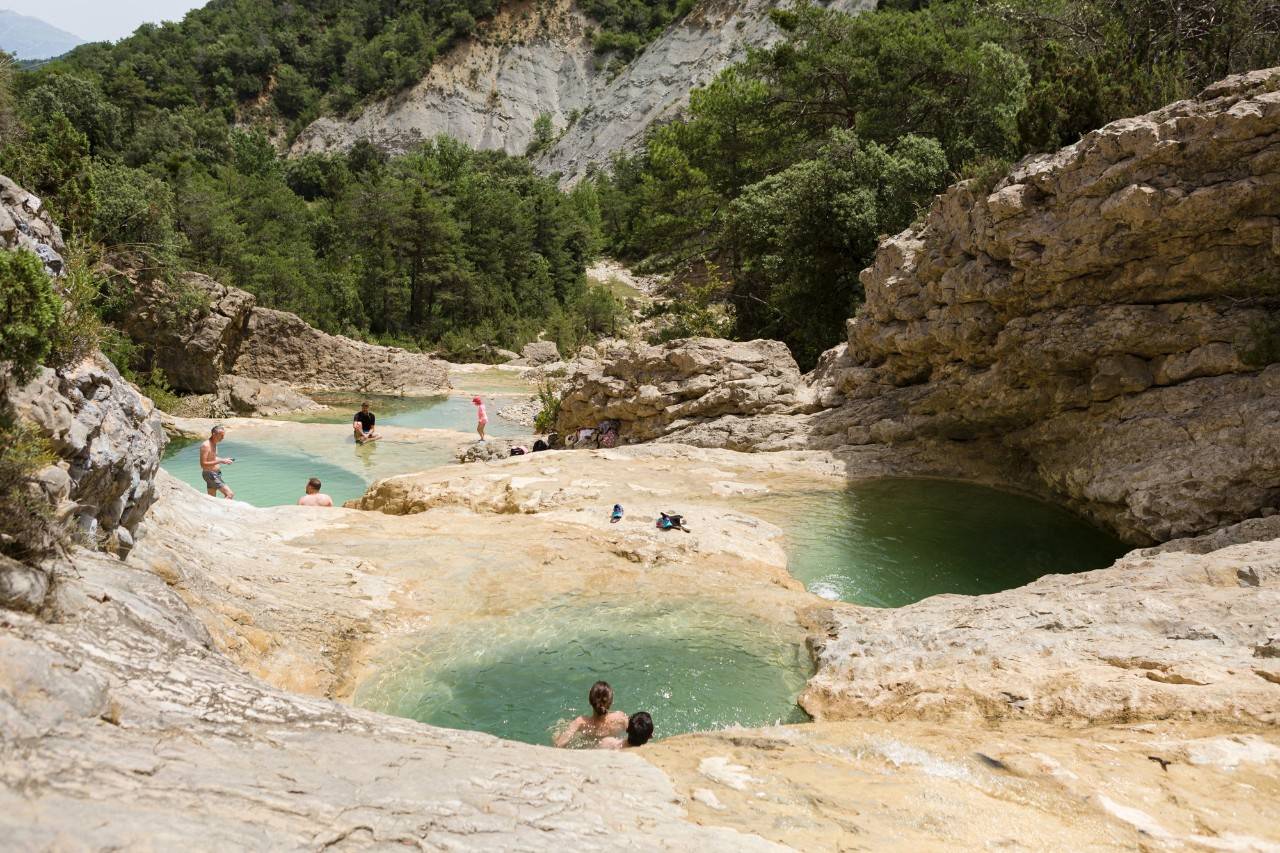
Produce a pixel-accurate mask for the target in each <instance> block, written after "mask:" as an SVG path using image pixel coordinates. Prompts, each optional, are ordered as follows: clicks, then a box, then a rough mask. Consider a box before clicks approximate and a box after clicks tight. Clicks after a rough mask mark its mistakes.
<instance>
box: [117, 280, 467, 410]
mask: <svg viewBox="0 0 1280 853" xmlns="http://www.w3.org/2000/svg"><path fill="white" fill-rule="evenodd" d="M183 284H184V286H186V287H189V288H193V289H195V290H196V291H197V292H198V293H200V294H202V296H203V297H204V299H205V300H206V301H207V303H208V310H207V311H198V312H194V313H192V314H189V315H187V316H182V317H177V316H174V309H173V305H172V301H173V297H172V294H170V293H168V292H167V291H166V290H165V289H164V287H163V286H162V285H158V284H155V283H140V284H139V285H138V289H137V292H136V293H137V297H136V304H135V306H134V310H133V311H132V312H131V316H130V318H129V319H128V320H127V321H126V325H125V331H126V332H128V334H129V335H130V337H132V338H133V339H134V340H135V341H137V342H138V343H140V344H142V345H144V346H145V347H146V348H147V349H148V350H149V351H150V352H151V353H153V354H154V363H155V365H156V366H157V367H160V368H161V369H163V370H164V372H165V376H166V377H168V379H169V381H170V382H172V383H173V386H174V387H175V388H177V389H179V390H181V391H189V392H192V393H196V394H212V393H215V392H216V391H218V390H219V389H218V381H219V378H220V377H222V376H224V375H226V374H234V375H235V376H237V377H241V378H244V379H250V380H255V381H257V382H260V383H267V384H277V385H288V386H292V387H294V388H296V389H303V390H311V391H361V392H367V393H371V394H430V393H433V392H436V391H439V390H440V389H441V388H448V387H449V371H448V367H447V366H446V365H445V364H444V363H443V362H440V361H437V360H436V359H434V358H432V357H431V356H428V355H423V354H421V353H412V352H408V351H407V350H403V349H399V348H397V347H383V346H377V345H375V344H367V343H364V342H362V341H355V340H352V339H351V338H346V337H342V336H340V335H330V334H328V333H326V332H322V331H320V330H318V329H314V328H312V327H311V326H309V325H308V324H307V323H306V322H304V321H303V320H302V319H301V318H300V317H298V316H297V315H296V314H290V313H288V312H285V311H275V310H272V309H269V308H262V307H259V306H258V305H257V300H256V299H255V298H254V296H253V295H252V294H250V293H246V292H245V291H243V290H240V289H238V288H234V287H227V286H226V285H223V284H220V283H219V282H216V281H214V280H213V279H211V278H209V277H208V276H205V275H199V274H194V273H189V274H187V275H186V276H184V278H183Z"/></svg>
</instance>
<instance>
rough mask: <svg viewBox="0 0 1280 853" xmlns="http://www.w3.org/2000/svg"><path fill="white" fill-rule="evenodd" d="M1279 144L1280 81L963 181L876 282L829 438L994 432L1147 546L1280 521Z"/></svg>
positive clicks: (900, 241) (1274, 78) (1230, 82)
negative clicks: (1254, 519)
mask: <svg viewBox="0 0 1280 853" xmlns="http://www.w3.org/2000/svg"><path fill="white" fill-rule="evenodd" d="M1277 146H1280V69H1271V70H1268V71H1256V72H1252V73H1249V74H1245V75H1241V76H1238V77H1233V78H1230V79H1227V80H1224V81H1222V82H1221V83H1217V84H1215V85H1213V86H1210V87H1209V88H1208V89H1206V90H1205V91H1204V92H1202V93H1201V94H1200V95H1199V96H1197V97H1196V98H1193V99H1191V100H1187V101H1180V102H1178V103H1175V104H1171V105H1169V106H1167V107H1165V108H1163V109H1161V110H1158V111H1156V112H1153V113H1149V114H1147V115H1144V116H1138V117H1136V118H1130V119H1123V120H1121V121H1117V122H1114V123H1112V124H1110V125H1107V126H1106V127H1104V128H1102V129H1101V130H1097V131H1094V132H1091V133H1089V134H1087V135H1086V136H1085V137H1084V138H1083V139H1081V140H1080V142H1078V143H1077V144H1075V145H1073V146H1070V147H1068V148H1064V149H1062V150H1061V151H1058V152H1056V153H1054V154H1047V155H1043V156H1037V157H1032V158H1029V159H1027V160H1025V161H1023V162H1022V163H1021V164H1019V165H1018V166H1017V167H1016V168H1015V169H1014V170H1013V172H1012V173H1010V174H1009V176H1008V177H1006V178H1004V179H1003V180H1001V181H1000V182H999V183H998V184H997V185H996V186H995V187H994V189H993V190H992V191H990V192H985V191H983V190H981V189H980V188H978V187H977V186H975V185H974V184H973V183H972V182H969V183H964V184H960V185H957V186H955V187H953V188H951V189H950V190H948V191H947V192H946V193H945V194H943V195H942V196H941V197H940V198H939V199H938V200H937V201H936V202H935V204H934V205H933V207H932V208H931V209H930V210H929V212H928V214H927V215H926V216H925V217H924V219H923V221H922V222H921V223H920V224H919V225H917V226H914V227H913V228H911V229H910V230H908V231H905V232H903V233H902V234H899V235H898V236H896V237H894V238H892V239H890V240H887V241H886V242H884V243H883V244H881V246H880V249H879V251H878V252H877V254H876V257H875V262H874V263H873V264H872V266H871V267H870V268H869V269H867V270H865V271H864V272H863V274H862V282H863V285H864V286H865V288H866V305H865V307H864V308H863V309H862V310H861V311H860V312H859V314H858V316H857V317H855V318H854V319H853V320H851V321H850V322H849V327H848V329H849V338H848V343H847V344H846V345H845V346H844V347H843V351H842V352H837V353H833V354H832V355H831V356H830V357H829V358H828V359H827V362H828V364H827V367H826V371H825V375H824V380H825V381H826V383H827V387H826V389H825V392H824V393H825V395H826V396H827V397H829V398H831V397H836V396H842V397H843V398H844V400H845V402H844V403H843V405H841V406H839V407H838V408H836V409H835V410H834V411H832V412H830V413H827V414H824V415H821V416H819V417H818V418H817V419H816V423H815V430H816V432H818V433H819V434H820V435H824V436H826V442H827V443H829V444H831V445H839V444H855V445H856V444H866V443H869V442H906V441H913V440H925V441H944V442H945V441H952V442H957V443H958V442H965V441H970V440H973V439H975V438H983V437H988V438H995V439H997V440H998V441H999V443H1000V445H1001V447H1002V449H1003V451H1005V452H1007V453H1008V454H1010V455H1011V456H1013V457H1016V458H1019V459H1022V460H1024V464H1025V465H1026V466H1028V467H1029V468H1030V469H1031V470H1032V472H1033V475H1034V477H1035V478H1036V479H1038V480H1039V481H1040V482H1041V483H1043V484H1045V485H1047V486H1048V487H1049V489H1051V490H1052V491H1053V492H1054V493H1056V494H1058V495H1059V496H1061V497H1063V498H1066V499H1067V500H1069V501H1070V502H1072V503H1073V504H1075V505H1076V506H1077V507H1078V508H1080V509H1082V510H1084V511H1085V512H1087V513H1089V514H1090V515H1093V516H1094V517H1095V518H1098V519H1101V520H1103V521H1105V522H1107V523H1108V524H1110V525H1112V526H1114V527H1115V528H1117V529H1118V530H1120V531H1122V532H1123V533H1125V534H1127V535H1128V536H1129V537H1130V538H1132V539H1134V540H1137V541H1141V540H1147V541H1152V540H1158V541H1163V540H1166V539H1169V538H1173V537H1177V536H1184V535H1192V534H1196V533H1200V532H1204V531H1208V530H1213V529H1215V528H1218V527H1221V526H1224V525H1227V524H1231V523H1234V522H1236V521H1239V520H1241V519H1243V518H1248V517H1250V516H1256V515H1260V514H1266V513H1268V512H1274V511H1275V508H1276V507H1277V506H1280V454H1277V453H1276V452H1275V447H1276V446H1277V441H1280V419H1278V418H1277V417H1276V414H1277V413H1278V412H1280V366H1277V365H1276V364H1275V363H1274V362H1275V361H1276V360H1277V358H1280V326H1277V320H1276V317H1277V314H1276V310H1277V307H1278V306H1280V154H1277ZM957 446H961V445H959V444H957Z"/></svg>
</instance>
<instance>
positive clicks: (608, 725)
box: [552, 681, 627, 746]
mask: <svg viewBox="0 0 1280 853" xmlns="http://www.w3.org/2000/svg"><path fill="white" fill-rule="evenodd" d="M587 701H588V702H589V703H591V710H592V715H591V716H590V717H588V716H586V715H585V714H584V715H582V716H581V717H578V718H576V719H575V720H574V721H573V722H571V723H569V726H568V728H566V729H565V730H564V731H563V732H561V733H560V734H558V735H556V737H555V739H554V740H553V741H552V743H554V744H555V745H556V746H566V745H567V744H568V743H569V741H571V740H573V736H574V735H576V734H582V735H583V736H585V737H590V738H595V739H596V740H600V739H601V738H605V737H608V736H609V735H612V734H616V733H618V732H621V731H623V730H624V729H625V728H626V726H627V715H626V714H624V713H623V712H621V711H610V710H609V709H610V708H612V707H613V688H612V687H610V686H609V682H607V681H597V682H596V683H595V684H593V685H591V690H590V691H589V692H588V693H587Z"/></svg>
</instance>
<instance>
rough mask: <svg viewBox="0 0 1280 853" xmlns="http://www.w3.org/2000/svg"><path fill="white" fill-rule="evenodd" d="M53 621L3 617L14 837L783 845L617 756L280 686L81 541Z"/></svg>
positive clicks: (0, 668) (6, 807) (6, 832)
mask: <svg viewBox="0 0 1280 853" xmlns="http://www.w3.org/2000/svg"><path fill="white" fill-rule="evenodd" d="M58 571H59V584H58V590H59V591H58V594H57V613H58V618H57V620H56V621H42V620H40V619H37V618H35V617H31V616H27V615H24V614H18V613H13V612H5V613H4V617H3V619H0V719H3V720H4V725H3V726H0V759H2V760H0V837H3V838H4V839H5V845H6V846H7V847H12V848H13V849H23V850H28V849H46V848H55V847H63V846H67V845H74V846H76V847H80V848H86V849H119V848H135V847H151V848H161V847H164V848H172V847H192V846H193V845H194V846H195V847H197V848H203V849H250V848H270V849H297V848H303V847H305V848H315V849H320V848H326V847H329V848H341V849H385V848H386V847H388V846H392V845H394V846H403V845H406V844H408V845H417V846H421V847H424V848H428V849H461V848H466V849H470V850H495V851H497V850H512V849H522V850H565V849H574V850H605V849H618V848H619V847H623V848H628V847H630V848H636V849H639V848H645V849H671V850H675V849H702V850H724V851H731V850H732V851H738V850H752V851H765V850H777V849H780V848H778V847H777V846H776V845H773V844H771V843H768V842H766V841H764V840H762V839H760V838H758V837H755V836H750V835H742V834H739V833H737V832H734V831H733V830H727V829H715V828H704V827H700V826H697V825H695V824H692V823H690V822H687V821H685V820H683V819H682V814H683V812H682V810H681V809H680V808H679V807H678V806H676V805H675V804H674V802H673V800H674V792H673V790H672V787H671V783H670V782H669V781H668V780H667V778H666V777H665V775H664V774H663V773H662V772H661V771H659V770H657V769H656V768H654V767H652V766H650V765H648V764H646V763H645V761H644V760H643V759H642V758H640V757H638V756H636V755H628V754H623V753H614V754H603V753H600V752H594V753H587V752H572V751H568V750H556V751H551V750H548V749H545V748H538V747H532V746H525V745H523V744H516V743H508V742H503V741H500V740H498V739H496V738H493V737H489V736H487V735H482V734H476V733H472V732H463V731H453V730H449V729H441V728H433V727H428V726H422V725H419V724H417V723H414V722H412V721H409V720H398V719H395V718H392V717H386V716H382V715H380V714H373V713H369V712H366V711H360V710H356V709H352V708H349V707H344V706H342V705H339V704H336V703H334V702H331V701H326V700H322V699H315V698H308V697H304V696H301V695H298V694H295V693H287V692H284V691H281V690H279V689H276V688H273V687H271V686H269V685H267V684H265V683H264V682H262V681H259V680H257V679H255V678H253V677H252V676H250V675H248V674H247V673H245V672H244V670H242V669H241V668H239V667H238V666H236V665H235V664H233V663H232V662H231V660H229V659H228V658H227V657H225V656H224V655H223V654H222V653H220V652H219V651H217V650H216V649H215V648H214V643H213V641H212V639H211V637H210V635H209V633H208V631H207V630H206V628H205V627H204V625H202V624H201V623H200V622H199V621H197V620H196V619H195V618H194V617H193V615H192V613H191V611H190V609H189V608H188V606H187V604H186V603H185V602H184V601H183V599H182V598H181V597H179V595H178V594H177V593H175V592H174V591H173V590H171V589H169V588H168V587H167V586H166V583H165V581H164V580H162V579H161V577H160V576H159V575H157V574H151V573H148V572H145V571H142V570H139V569H138V568H136V567H131V566H128V565H122V564H120V563H118V562H117V561H115V560H112V559H110V558H107V557H104V556H100V555H94V554H90V553H88V552H85V551H79V552H77V553H76V554H75V555H74V556H73V560H72V562H69V563H67V564H64V565H61V566H59V569H58Z"/></svg>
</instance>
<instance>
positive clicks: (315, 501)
mask: <svg viewBox="0 0 1280 853" xmlns="http://www.w3.org/2000/svg"><path fill="white" fill-rule="evenodd" d="M298 506H333V498H331V497H329V496H328V495H326V494H325V493H324V492H322V491H320V480H319V478H317V477H312V478H311V479H310V480H307V493H306V494H305V495H303V496H302V497H300V498H298Z"/></svg>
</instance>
